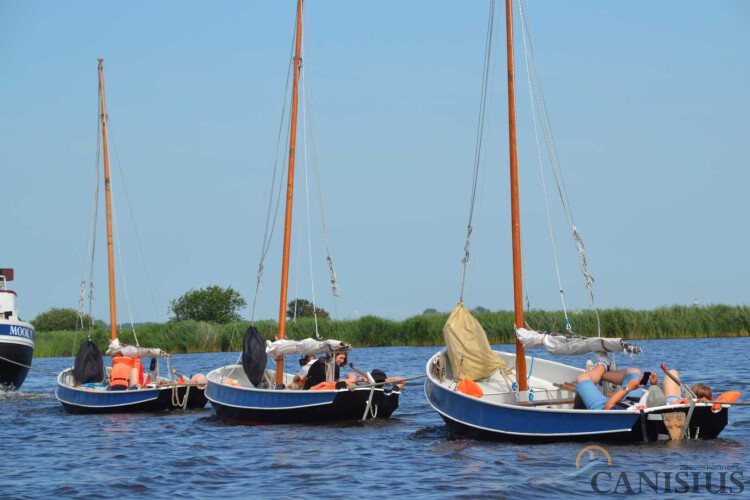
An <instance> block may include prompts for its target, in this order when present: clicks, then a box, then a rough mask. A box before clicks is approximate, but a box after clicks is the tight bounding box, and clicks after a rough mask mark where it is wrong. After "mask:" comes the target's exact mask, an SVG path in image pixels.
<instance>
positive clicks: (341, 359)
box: [303, 351, 367, 390]
mask: <svg viewBox="0 0 750 500" xmlns="http://www.w3.org/2000/svg"><path fill="white" fill-rule="evenodd" d="M347 359H348V356H347V353H346V351H340V352H337V353H336V354H335V356H334V358H333V361H334V373H333V381H334V382H343V383H344V384H345V385H347V386H348V385H349V384H356V383H357V382H358V381H359V382H367V379H366V378H365V377H361V378H359V379H358V378H357V376H356V375H355V374H354V373H349V374H348V375H347V377H346V379H345V380H343V381H342V380H339V378H340V374H341V367H342V366H346V361H347ZM327 360H328V358H320V359H318V360H316V361H315V362H314V363H313V364H312V365H310V368H309V370H308V371H307V382H305V385H304V387H303V389H305V390H308V389H310V388H311V387H315V386H316V385H318V384H320V383H321V382H326V381H328V379H327V376H326V362H327Z"/></svg>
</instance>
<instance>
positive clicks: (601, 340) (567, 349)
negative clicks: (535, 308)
mask: <svg viewBox="0 0 750 500" xmlns="http://www.w3.org/2000/svg"><path fill="white" fill-rule="evenodd" d="M516 338H517V339H518V340H519V341H521V343H522V344H523V346H524V347H525V348H527V349H533V348H535V347H542V346H544V347H545V348H546V349H547V351H548V352H549V353H550V354H556V355H558V356H572V355H575V354H587V353H590V352H596V351H602V352H625V353H628V354H641V352H642V350H641V348H640V347H639V346H636V345H633V344H628V343H627V342H625V341H624V340H622V339H620V338H605V337H583V336H581V335H565V334H562V333H546V332H537V331H535V330H528V329H526V328H517V329H516Z"/></svg>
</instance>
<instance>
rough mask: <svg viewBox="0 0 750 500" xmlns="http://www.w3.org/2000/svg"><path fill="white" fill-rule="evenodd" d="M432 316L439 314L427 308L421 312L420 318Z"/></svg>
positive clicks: (435, 310)
mask: <svg viewBox="0 0 750 500" xmlns="http://www.w3.org/2000/svg"><path fill="white" fill-rule="evenodd" d="M434 314H440V312H439V311H438V310H437V309H434V308H432V307H428V308H427V309H425V310H424V311H422V316H432V315H434Z"/></svg>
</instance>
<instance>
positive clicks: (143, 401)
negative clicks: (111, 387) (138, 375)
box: [55, 369, 208, 414]
mask: <svg viewBox="0 0 750 500" xmlns="http://www.w3.org/2000/svg"><path fill="white" fill-rule="evenodd" d="M69 372H70V369H68V370H66V371H64V372H63V373H61V374H60V375H59V376H58V381H57V390H56V391H55V396H56V397H57V399H58V400H59V401H60V403H62V405H63V407H64V408H65V410H66V411H68V412H70V413H75V414H100V413H138V412H158V411H168V410H176V409H179V408H185V409H194V408H203V407H204V406H206V403H207V402H208V400H207V399H206V395H205V392H204V389H200V388H198V387H195V386H191V387H189V388H188V386H186V385H179V386H176V387H159V388H153V389H138V390H130V391H99V390H96V391H95V390H87V389H85V388H82V387H71V386H70V385H67V384H65V383H62V380H65V379H66V376H67V375H68V374H69ZM188 389H189V390H188ZM185 398H187V401H185Z"/></svg>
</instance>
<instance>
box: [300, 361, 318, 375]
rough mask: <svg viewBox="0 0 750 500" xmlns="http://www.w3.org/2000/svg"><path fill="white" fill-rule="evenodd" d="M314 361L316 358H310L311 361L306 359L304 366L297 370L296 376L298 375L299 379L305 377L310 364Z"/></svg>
mask: <svg viewBox="0 0 750 500" xmlns="http://www.w3.org/2000/svg"><path fill="white" fill-rule="evenodd" d="M316 361H317V359H313V360H311V361H308V362H307V364H306V365H305V366H303V367H302V368H301V369H300V371H299V372H297V376H298V377H299V378H300V379H305V378H307V372H309V371H310V367H311V366H312V365H313V363H315V362H316Z"/></svg>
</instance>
